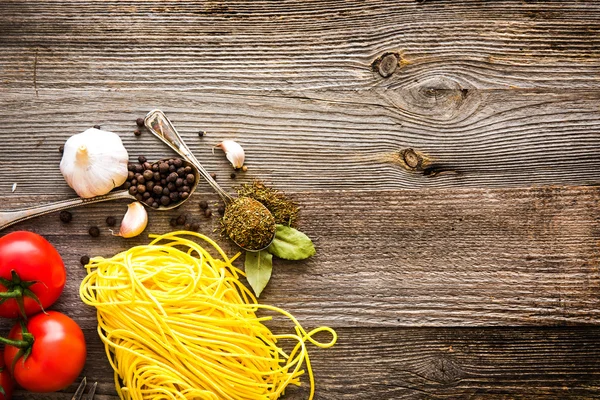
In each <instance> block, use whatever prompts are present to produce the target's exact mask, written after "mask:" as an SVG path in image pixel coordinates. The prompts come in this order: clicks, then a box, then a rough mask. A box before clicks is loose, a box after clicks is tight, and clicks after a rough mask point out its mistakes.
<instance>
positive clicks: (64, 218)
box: [58, 211, 73, 224]
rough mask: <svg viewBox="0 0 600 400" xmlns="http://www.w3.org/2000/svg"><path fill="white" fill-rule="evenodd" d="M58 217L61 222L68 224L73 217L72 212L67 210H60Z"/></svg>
mask: <svg viewBox="0 0 600 400" xmlns="http://www.w3.org/2000/svg"><path fill="white" fill-rule="evenodd" d="M58 217H59V218H60V220H61V221H62V222H64V223H67V224H68V223H69V222H71V220H72V219H73V214H71V213H70V212H68V211H61V212H60V214H58Z"/></svg>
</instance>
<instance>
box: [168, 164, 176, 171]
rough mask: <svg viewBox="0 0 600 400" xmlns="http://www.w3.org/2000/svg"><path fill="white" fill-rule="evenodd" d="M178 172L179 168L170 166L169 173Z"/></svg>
mask: <svg viewBox="0 0 600 400" xmlns="http://www.w3.org/2000/svg"><path fill="white" fill-rule="evenodd" d="M175 171H177V168H175V166H174V165H173V164H171V165H169V172H175Z"/></svg>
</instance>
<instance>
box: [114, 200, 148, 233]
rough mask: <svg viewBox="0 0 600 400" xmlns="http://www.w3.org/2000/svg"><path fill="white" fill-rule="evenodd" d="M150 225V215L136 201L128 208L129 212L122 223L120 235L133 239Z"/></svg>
mask: <svg viewBox="0 0 600 400" xmlns="http://www.w3.org/2000/svg"><path fill="white" fill-rule="evenodd" d="M147 225H148V213H147V212H146V209H145V208H144V206H143V205H142V203H140V202H139V201H135V202H133V203H131V204H129V205H128V206H127V212H126V213H125V216H124V217H123V221H121V228H120V229H119V234H118V235H116V236H122V237H124V238H131V237H134V236H137V235H139V234H140V233H142V232H143V231H144V229H146V226H147Z"/></svg>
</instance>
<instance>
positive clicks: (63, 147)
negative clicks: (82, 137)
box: [58, 144, 65, 154]
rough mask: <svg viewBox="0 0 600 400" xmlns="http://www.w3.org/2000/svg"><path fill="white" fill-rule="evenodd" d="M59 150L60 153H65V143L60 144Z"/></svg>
mask: <svg viewBox="0 0 600 400" xmlns="http://www.w3.org/2000/svg"><path fill="white" fill-rule="evenodd" d="M58 152H59V153H60V154H62V153H64V152H65V145H64V144H61V145H60V146H58Z"/></svg>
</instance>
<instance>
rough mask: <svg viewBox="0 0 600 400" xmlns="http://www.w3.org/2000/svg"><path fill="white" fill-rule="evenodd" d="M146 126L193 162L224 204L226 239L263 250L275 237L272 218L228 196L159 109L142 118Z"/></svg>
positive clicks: (242, 199) (259, 206)
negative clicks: (227, 236) (227, 237)
mask: <svg viewBox="0 0 600 400" xmlns="http://www.w3.org/2000/svg"><path fill="white" fill-rule="evenodd" d="M144 124H145V125H146V128H148V130H150V132H152V133H153V134H154V135H155V136H156V137H158V138H159V139H160V140H162V141H163V142H164V143H166V144H167V145H168V146H169V147H170V148H171V149H173V150H174V151H175V152H176V153H177V154H179V155H180V156H181V157H182V158H183V159H184V160H186V161H187V162H189V163H190V164H192V165H193V166H194V167H196V169H197V170H198V172H199V173H200V175H201V176H202V177H203V178H204V179H205V180H206V182H208V184H209V185H210V186H211V187H212V188H213V189H214V191H215V192H217V194H218V195H219V196H220V197H221V199H222V200H223V202H224V203H225V215H224V216H223V220H222V221H223V226H224V228H225V232H227V235H229V238H230V239H231V240H233V241H234V242H235V244H237V245H238V246H240V247H241V248H242V249H244V250H247V251H260V250H264V249H266V248H267V247H269V245H270V244H271V242H273V239H275V229H276V225H275V218H274V217H273V214H271V212H270V211H269V210H268V209H267V208H266V207H265V206H264V205H263V204H262V203H260V202H259V201H256V200H254V199H252V198H250V197H237V198H234V197H232V196H231V195H229V194H228V193H227V192H226V191H225V190H223V188H222V187H221V186H219V184H218V183H217V182H216V181H215V180H214V179H213V177H212V176H211V175H210V174H209V173H208V172H207V171H206V170H205V169H204V167H203V166H202V164H200V162H199V161H198V160H197V159H196V157H195V156H194V155H193V154H192V152H191V151H190V149H189V148H188V147H187V145H186V144H185V143H184V141H183V139H182V138H181V136H180V135H179V133H177V130H176V129H175V127H174V126H173V124H172V123H171V121H170V120H169V119H168V118H167V116H166V115H165V114H164V113H163V112H162V111H160V110H152V111H150V112H149V113H148V114H147V115H146V118H145V119H144Z"/></svg>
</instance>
